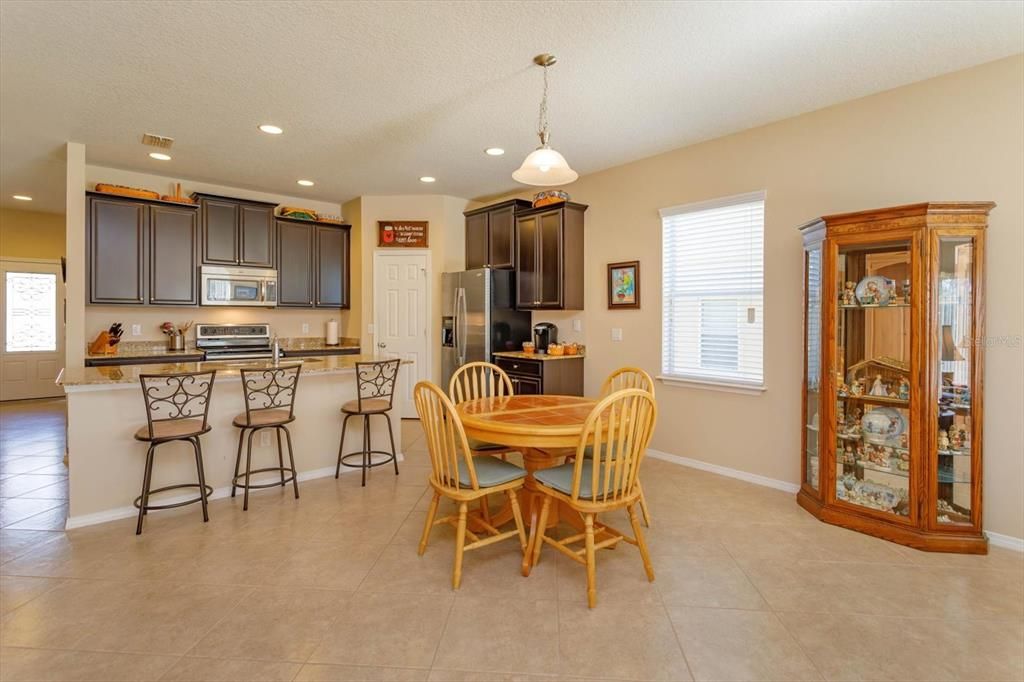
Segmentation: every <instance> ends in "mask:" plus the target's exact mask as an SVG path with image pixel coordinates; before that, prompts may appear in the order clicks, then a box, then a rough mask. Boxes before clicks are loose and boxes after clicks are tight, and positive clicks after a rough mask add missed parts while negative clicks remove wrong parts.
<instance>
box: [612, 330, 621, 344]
mask: <svg viewBox="0 0 1024 682" xmlns="http://www.w3.org/2000/svg"><path fill="white" fill-rule="evenodd" d="M612 341H622V327H612Z"/></svg>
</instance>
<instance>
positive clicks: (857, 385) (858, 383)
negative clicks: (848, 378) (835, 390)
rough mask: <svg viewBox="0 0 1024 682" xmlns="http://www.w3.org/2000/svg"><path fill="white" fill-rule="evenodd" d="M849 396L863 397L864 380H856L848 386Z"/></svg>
mask: <svg viewBox="0 0 1024 682" xmlns="http://www.w3.org/2000/svg"><path fill="white" fill-rule="evenodd" d="M850 395H864V380H863V379H857V380H855V381H854V382H853V384H852V385H851V386H850Z"/></svg>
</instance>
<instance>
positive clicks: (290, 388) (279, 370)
mask: <svg viewBox="0 0 1024 682" xmlns="http://www.w3.org/2000/svg"><path fill="white" fill-rule="evenodd" d="M301 370H302V365H288V366H283V367H274V368H271V369H243V370H241V374H242V394H243V395H244V397H245V412H244V413H242V414H240V415H238V416H236V417H235V418H234V419H233V420H232V422H231V423H232V424H234V425H235V426H237V427H238V428H239V432H238V454H237V455H236V456H235V475H234V477H233V478H232V479H231V497H234V496H235V492H236V491H237V490H238V489H239V488H241V489H242V490H244V491H245V495H244V497H243V502H242V511H247V510H248V509H249V491H250V490H257V489H259V488H273V487H274V486H278V485H279V486H281V487H282V488H283V487H284V486H285V485H286V484H287V483H289V482H291V484H292V487H293V488H294V489H295V499H299V479H298V477H297V475H296V473H295V453H294V452H293V450H292V434H291V433H290V432H289V431H288V426H287V425H288V424H291V423H292V422H293V421H295V392H296V390H297V389H298V386H299V373H300V371H301ZM263 429H274V431H275V432H276V433H277V466H276V467H274V466H270V467H263V468H261V469H253V468H252V439H253V438H254V437H255V436H256V434H257V432H259V431H262V430H263ZM246 431H248V432H249V437H248V440H247V444H246V449H245V471H244V472H239V468H240V467H241V464H242V442H243V440H246V435H245V433H246ZM282 432H284V436H285V439H286V440H287V441H288V463H289V466H287V467H286V466H285V465H284V450H283V448H282V446H281V433H282ZM268 471H276V472H278V473H279V474H280V475H281V480H280V481H272V482H269V483H252V482H251V480H250V479H251V477H252V475H253V474H261V473H265V472H268ZM286 473H287V474H288V476H287V477H285V474H286ZM240 478H244V479H245V482H244V483H239V481H238V479H240Z"/></svg>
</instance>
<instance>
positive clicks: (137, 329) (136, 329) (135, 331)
mask: <svg viewBox="0 0 1024 682" xmlns="http://www.w3.org/2000/svg"><path fill="white" fill-rule="evenodd" d="M132 336H142V325H141V324H133V325H132Z"/></svg>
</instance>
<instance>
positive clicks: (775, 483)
mask: <svg viewBox="0 0 1024 682" xmlns="http://www.w3.org/2000/svg"><path fill="white" fill-rule="evenodd" d="M647 454H648V455H649V456H651V457H653V458H654V459H661V460H664V461H666V462H672V463H673V464H680V465H682V466H684V467H690V468H691V469H700V470H701V471H709V472H711V473H713V474H719V475H721V476H728V477H729V478H736V479H739V480H741V481H746V482H747V483H754V484H755V485H763V486H765V487H766V488H775V489H776V490H781V491H783V492H787V493H793V494H796V493H798V492H800V486H799V485H798V484H796V483H790V482H789V481H780V480H778V479H776V478H768V477H767V476H760V475H758V474H751V473H749V472H746V471H740V470H739V469H730V468H729V467H724V466H720V465H718V464H711V463H709V462H702V461H700V460H699V459H692V458H690V457H681V456H679V455H673V454H671V453H668V452H662V451H661V450H655V449H653V448H647Z"/></svg>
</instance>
